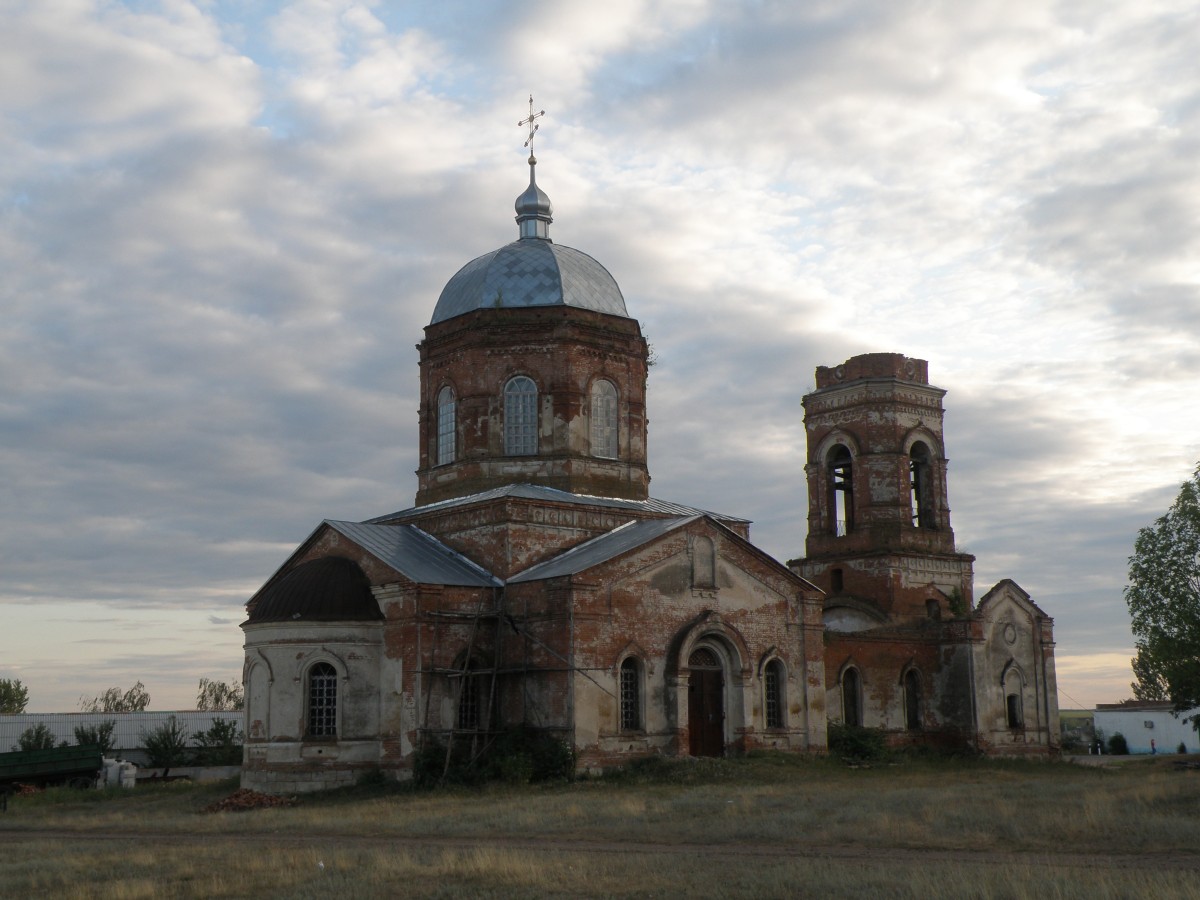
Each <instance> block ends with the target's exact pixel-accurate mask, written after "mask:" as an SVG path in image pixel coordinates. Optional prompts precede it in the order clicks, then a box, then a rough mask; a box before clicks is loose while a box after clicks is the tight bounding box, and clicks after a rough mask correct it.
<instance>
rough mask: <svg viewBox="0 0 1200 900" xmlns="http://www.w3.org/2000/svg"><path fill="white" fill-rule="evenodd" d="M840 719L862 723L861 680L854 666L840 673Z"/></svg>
mask: <svg viewBox="0 0 1200 900" xmlns="http://www.w3.org/2000/svg"><path fill="white" fill-rule="evenodd" d="M842 721H843V722H844V723H845V724H847V725H862V681H861V679H860V678H859V675H858V669H855V668H849V669H847V670H846V671H845V672H843V673H842Z"/></svg>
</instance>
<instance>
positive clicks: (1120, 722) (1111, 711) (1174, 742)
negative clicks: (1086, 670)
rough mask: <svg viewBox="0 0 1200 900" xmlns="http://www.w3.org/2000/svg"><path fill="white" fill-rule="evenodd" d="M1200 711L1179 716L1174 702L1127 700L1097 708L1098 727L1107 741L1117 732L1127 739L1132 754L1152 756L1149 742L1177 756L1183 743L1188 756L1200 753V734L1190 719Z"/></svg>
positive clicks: (1101, 705) (1096, 719)
mask: <svg viewBox="0 0 1200 900" xmlns="http://www.w3.org/2000/svg"><path fill="white" fill-rule="evenodd" d="M1195 715H1200V708H1196V709H1193V710H1189V711H1188V712H1184V713H1179V714H1178V715H1176V713H1175V712H1174V707H1173V706H1172V704H1171V703H1169V702H1168V703H1160V702H1153V703H1152V702H1148V701H1144V700H1126V701H1125V702H1124V703H1100V704H1098V705H1097V706H1096V714H1095V727H1096V731H1097V732H1099V733H1100V734H1101V735H1102V736H1103V739H1104V740H1105V741H1106V742H1107V741H1108V739H1109V738H1110V737H1112V736H1113V735H1114V734H1116V733H1117V732H1120V733H1121V734H1122V735H1124V736H1125V741H1126V743H1127V744H1129V752H1130V753H1149V752H1150V742H1151V741H1154V747H1155V749H1156V750H1157V751H1158V752H1159V753H1175V752H1176V751H1177V750H1178V748H1179V745H1180V744H1183V745H1184V747H1186V748H1187V751H1188V752H1189V753H1196V752H1200V734H1197V732H1196V729H1195V728H1194V727H1193V726H1192V723H1191V722H1190V721H1189V717H1191V716H1195Z"/></svg>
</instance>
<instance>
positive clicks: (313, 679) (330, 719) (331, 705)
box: [308, 662, 337, 737]
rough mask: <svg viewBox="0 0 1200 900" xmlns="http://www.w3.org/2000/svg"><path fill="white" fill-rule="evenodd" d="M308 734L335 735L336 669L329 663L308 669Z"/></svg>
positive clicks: (318, 735) (311, 735)
mask: <svg viewBox="0 0 1200 900" xmlns="http://www.w3.org/2000/svg"><path fill="white" fill-rule="evenodd" d="M308 736H309V737H337V671H336V670H335V669H334V668H333V666H331V665H330V664H329V663H323V662H322V663H317V664H316V665H315V666H313V667H312V668H311V669H309V670H308Z"/></svg>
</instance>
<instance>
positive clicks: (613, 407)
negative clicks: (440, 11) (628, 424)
mask: <svg viewBox="0 0 1200 900" xmlns="http://www.w3.org/2000/svg"><path fill="white" fill-rule="evenodd" d="M592 456H601V457H604V458H605V459H616V458H617V389H616V388H615V387H613V384H612V382H611V381H597V382H596V383H595V384H594V385H592Z"/></svg>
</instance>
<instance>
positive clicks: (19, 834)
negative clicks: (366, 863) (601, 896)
mask: <svg viewBox="0 0 1200 900" xmlns="http://www.w3.org/2000/svg"><path fill="white" fill-rule="evenodd" d="M248 838H252V839H253V841H254V845H255V847H256V849H257V850H262V849H265V848H268V847H278V848H280V849H285V848H286V849H295V848H297V847H313V848H315V849H321V850H325V851H327V852H328V851H331V850H337V849H343V850H346V849H350V850H353V849H355V848H363V849H375V848H381V847H386V848H391V849H397V850H412V851H441V850H459V851H462V850H477V849H490V850H519V851H522V852H525V853H547V854H559V853H619V854H630V853H636V854H650V855H654V854H666V855H677V856H704V857H707V858H712V857H722V856H724V857H729V858H731V859H737V858H746V857H758V858H764V859H779V858H793V859H829V860H839V861H845V862H855V861H858V862H868V861H869V862H882V863H898V864H912V863H919V864H921V865H929V864H937V863H947V862H948V863H957V864H966V865H997V866H999V865H1007V866H1040V867H1044V866H1051V867H1055V868H1064V869H1076V868H1088V869H1098V868H1099V869H1124V870H1139V869H1147V870H1154V871H1163V870H1173V871H1200V853H1185V852H1181V851H1164V852H1162V853H1121V854H1110V853H1078V852H1072V853H1052V852H1027V851H1015V852H997V851H992V850H927V849H910V848H903V847H863V846H859V845H853V844H811V843H792V844H786V843H772V844H729V843H706V844H689V843H647V842H644V841H640V842H638V843H636V844H635V843H628V844H625V843H619V842H614V841H596V840H587V839H579V840H574V839H570V838H552V839H547V838H519V837H504V836H494V835H492V836H487V837H479V838H466V837H441V836H437V837H413V836H407V835H345V834H286V835H285V834H273V833H262V832H253V833H241V834H211V833H202V834H194V835H193V834H163V833H161V832H137V831H133V832H131V831H122V832H121V833H119V834H110V833H104V832H87V831H69V830H54V829H45V830H39V829H22V830H20V831H0V845H3V844H9V843H25V842H29V841H38V842H41V841H68V842H71V843H75V844H80V843H116V842H120V843H123V844H131V843H132V844H142V845H145V844H154V845H156V846H175V845H185V844H194V843H195V842H196V841H198V840H199V841H203V842H204V843H205V844H206V845H212V844H213V843H230V844H238V845H244V844H245V843H246V841H247V839H248Z"/></svg>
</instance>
